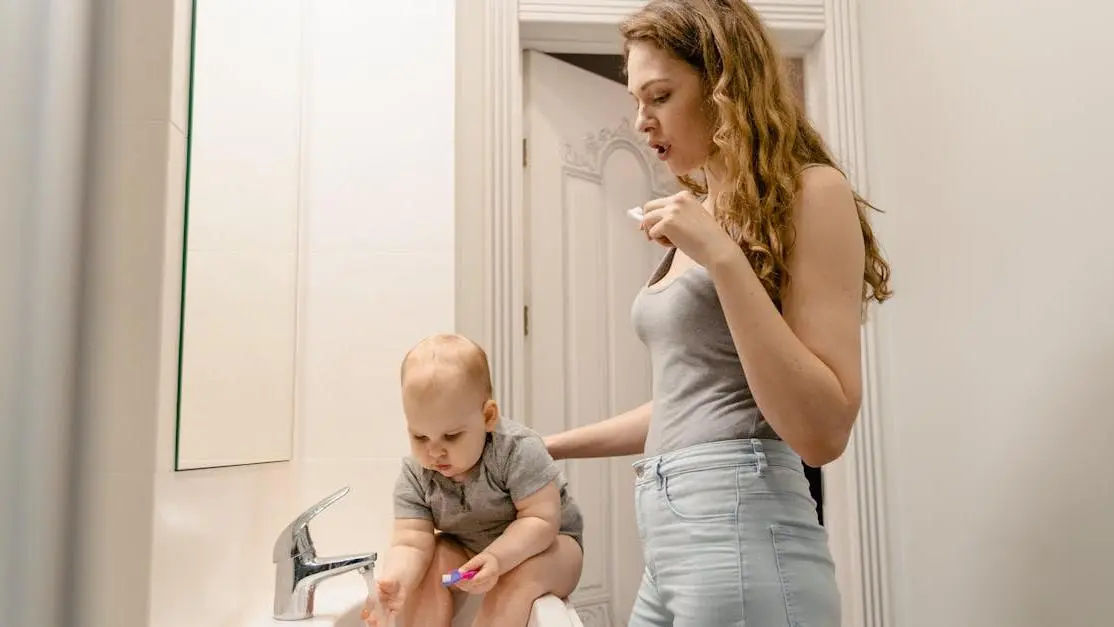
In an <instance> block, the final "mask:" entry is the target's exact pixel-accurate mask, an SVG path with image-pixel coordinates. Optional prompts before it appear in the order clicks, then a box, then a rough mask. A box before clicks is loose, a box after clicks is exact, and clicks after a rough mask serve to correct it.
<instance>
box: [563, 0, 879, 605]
mask: <svg viewBox="0 0 1114 627" xmlns="http://www.w3.org/2000/svg"><path fill="white" fill-rule="evenodd" d="M621 33H622V36H623V39H624V41H625V46H624V54H625V58H626V70H627V77H628V87H629V89H630V91H631V93H632V94H633V96H634V98H635V101H636V104H637V107H638V128H639V131H640V132H641V133H643V134H644V135H645V136H646V139H647V141H648V142H649V144H650V146H651V147H653V149H654V150H656V151H657V153H658V157H659V158H660V159H662V160H663V161H665V163H666V164H667V165H668V167H669V168H670V170H671V171H672V172H673V173H674V174H675V175H677V176H678V177H679V178H680V180H681V182H682V184H683V185H684V186H685V187H686V188H687V189H686V191H684V192H682V193H680V194H677V195H675V196H671V197H668V198H662V199H659V200H655V201H652V202H650V203H648V204H647V205H646V206H645V207H644V212H645V213H644V218H643V220H642V222H641V228H642V229H643V230H644V231H645V232H646V236H647V237H648V238H650V239H653V240H654V241H657V242H659V243H661V244H662V245H663V246H664V247H666V249H667V252H666V254H665V257H664V259H663V261H662V262H661V265H660V266H659V268H658V269H657V271H656V272H654V273H653V275H652V276H651V277H650V279H649V282H648V285H647V286H646V287H645V288H644V289H643V290H642V291H641V292H640V293H639V294H638V296H637V297H636V299H635V301H634V304H633V307H632V312H631V315H632V321H633V324H634V327H635V330H636V331H637V333H638V335H639V337H640V338H641V339H642V341H643V342H644V343H645V344H646V346H647V348H648V349H649V353H650V357H651V362H652V370H653V381H654V382H653V401H652V402H650V403H647V404H645V405H642V406H641V407H637V408H635V409H632V410H630V411H628V412H626V413H624V414H621V415H619V416H616V417H614V418H611V419H609V420H605V421H603V422H599V423H596V424H593V425H589V426H585V427H581V428H578V429H574V430H571V431H567V432H564V433H560V434H556V435H552V436H549V437H548V438H547V440H546V443H547V446H548V448H549V450H550V453H551V454H552V455H553V456H554V457H555V458H558V459H561V458H585V457H605V456H613V455H631V454H641V453H644V454H645V455H646V457H645V458H643V459H642V460H640V461H639V462H637V463H636V464H635V474H636V477H637V478H636V484H637V488H636V499H637V503H636V505H637V507H636V511H637V516H638V526H639V535H640V538H641V541H642V546H643V553H644V557H645V563H646V570H645V574H644V576H643V579H642V584H641V588H640V589H639V593H638V598H637V601H636V603H635V606H634V610H633V612H632V615H631V618H630V623H629V625H630V627H649V626H659V625H660V626H667V625H676V626H678V627H680V626H685V627H712V626H716V627H723V626H727V625H744V624H745V625H746V626H747V627H789V626H793V627H826V626H830V625H838V624H839V622H840V603H839V595H838V590H837V588H836V582H835V573H834V567H833V563H832V559H831V554H830V551H829V549H828V546H827V536H826V534H825V531H824V529H823V527H821V526H820V525H819V523H818V521H817V517H816V510H815V502H814V501H813V500H812V497H811V496H810V494H809V489H808V482H807V480H806V479H805V475H804V473H803V470H802V459H803V460H804V462H806V463H808V464H809V465H812V466H820V465H822V464H826V463H828V462H831V461H832V460H834V459H836V458H837V457H839V455H840V454H842V452H843V450H844V448H845V447H846V445H847V441H848V438H849V437H850V434H851V428H852V425H853V423H854V420H855V416H856V415H857V413H858V410H859V404H860V399H861V394H862V382H861V372H860V361H859V359H860V357H859V356H860V348H859V331H860V325H861V322H862V317H863V313H864V310H865V307H866V305H867V304H868V303H869V301H871V300H875V301H878V302H882V301H884V300H885V299H886V298H888V297H889V295H890V290H889V287H888V282H889V267H888V265H887V264H886V262H885V260H884V259H883V258H882V256H881V254H880V252H879V248H878V244H877V242H876V240H875V238H874V234H873V232H872V231H871V228H870V225H869V223H868V221H867V219H866V215H865V211H866V209H867V208H868V207H869V205H868V204H867V203H866V202H865V201H863V200H862V199H861V198H859V197H858V195H856V194H855V193H854V192H853V191H852V189H851V187H850V184H849V183H848V181H847V180H846V178H845V177H844V176H843V174H842V173H841V172H840V170H838V169H837V168H836V167H835V165H834V162H833V160H832V158H831V157H830V156H829V154H828V152H827V149H826V148H825V146H824V144H823V142H822V141H821V139H820V137H819V135H818V134H817V132H816V131H815V130H814V129H813V128H812V126H811V125H810V124H809V122H808V121H807V120H806V119H805V117H804V115H803V113H802V111H801V108H800V106H799V104H798V103H797V102H796V100H795V99H794V97H793V95H792V93H791V90H790V88H789V85H788V84H787V81H786V78H785V77H784V76H783V74H782V64H781V61H780V59H779V58H778V56H777V54H776V53H775V51H774V49H773V47H772V46H771V43H770V40H769V37H768V35H767V34H766V33H765V32H764V30H763V27H762V25H761V23H760V21H759V19H758V16H757V15H756V14H755V13H754V11H753V10H752V9H751V8H750V7H749V6H748V5H747V3H746V2H745V1H744V0H655V1H652V2H650V3H649V4H648V5H647V6H646V7H645V8H643V9H642V10H640V11H639V12H638V13H636V14H635V15H633V16H631V17H630V18H628V19H627V20H626V21H625V22H624V23H623V24H622V26H621Z"/></svg>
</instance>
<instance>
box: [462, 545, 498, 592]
mask: <svg viewBox="0 0 1114 627" xmlns="http://www.w3.org/2000/svg"><path fill="white" fill-rule="evenodd" d="M458 570H459V571H460V572H462V573H463V572H468V571H470V570H472V571H476V575H475V576H474V577H472V578H471V579H468V580H466V581H461V582H459V583H457V584H456V587H457V588H460V589H461V590H463V591H465V592H467V593H468V594H484V593H486V592H487V591H488V590H491V589H492V588H494V587H495V584H496V582H498V581H499V560H497V559H495V556H494V555H492V554H491V553H480V554H479V555H477V556H476V557H473V558H472V559H470V560H468V561H467V562H466V563H465V564H464V566H461V567H460V568H459V569H458Z"/></svg>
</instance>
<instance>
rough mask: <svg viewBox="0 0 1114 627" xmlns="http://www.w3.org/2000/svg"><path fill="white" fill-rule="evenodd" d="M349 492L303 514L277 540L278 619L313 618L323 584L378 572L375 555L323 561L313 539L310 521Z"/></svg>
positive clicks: (276, 589) (320, 503) (276, 598)
mask: <svg viewBox="0 0 1114 627" xmlns="http://www.w3.org/2000/svg"><path fill="white" fill-rule="evenodd" d="M348 491H349V488H348V486H345V487H343V488H341V489H340V490H337V491H336V492H334V493H332V494H330V495H329V496H327V497H325V498H324V499H322V500H321V501H319V502H318V503H317V504H316V505H314V506H313V507H311V508H309V509H307V510H306V511H304V512H302V513H301V514H299V515H298V517H297V518H295V519H294V520H293V521H292V522H291V523H290V524H289V525H287V526H286V529H283V530H282V533H280V534H279V537H278V539H277V540H275V553H274V562H275V608H274V617H275V619H277V620H304V619H307V618H311V617H313V597H314V593H315V592H316V591H317V585H318V584H319V583H321V582H322V581H324V580H326V579H328V578H330V577H334V576H336V575H341V574H344V573H347V572H351V571H354V570H360V571H361V572H363V571H374V568H375V559H376V554H375V553H362V554H356V555H341V556H338V557H331V558H321V559H319V558H318V557H317V551H316V549H314V547H313V539H312V538H310V535H309V521H310V520H313V518H314V517H315V516H317V515H318V514H320V513H321V512H322V511H324V510H325V508H327V507H329V506H330V505H332V504H333V503H335V502H337V501H338V500H340V498H341V497H343V496H344V495H345V494H348Z"/></svg>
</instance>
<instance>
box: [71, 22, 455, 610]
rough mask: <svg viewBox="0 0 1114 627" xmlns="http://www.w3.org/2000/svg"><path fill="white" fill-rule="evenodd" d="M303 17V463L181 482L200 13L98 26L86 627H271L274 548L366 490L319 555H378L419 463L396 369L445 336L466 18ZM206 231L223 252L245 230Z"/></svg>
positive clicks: (83, 588)
mask: <svg viewBox="0 0 1114 627" xmlns="http://www.w3.org/2000/svg"><path fill="white" fill-rule="evenodd" d="M304 6H307V7H312V11H311V13H310V15H309V16H308V19H307V20H306V22H305V25H306V28H307V33H308V34H309V35H310V36H311V37H312V38H313V44H312V45H311V52H312V53H313V54H312V55H311V56H310V57H309V66H308V68H307V69H308V82H307V85H308V89H309V92H308V93H307V94H306V105H307V107H308V109H307V111H306V117H305V118H304V119H305V121H306V123H307V127H306V129H305V135H304V136H303V138H304V140H305V141H306V145H305V146H304V149H305V152H304V153H303V154H305V155H306V156H307V157H308V161H307V162H306V164H305V166H306V167H305V169H304V170H303V176H304V178H303V179H302V181H301V183H302V184H303V185H305V186H306V187H305V190H303V193H304V194H305V195H304V196H303V198H305V202H306V204H305V205H303V208H302V210H303V211H305V212H308V214H307V215H306V219H305V221H304V222H303V224H304V225H306V228H307V232H306V233H305V234H304V235H303V238H305V239H304V240H303V242H304V243H308V244H309V246H308V248H309V250H310V253H309V254H307V255H304V256H303V258H302V261H303V267H302V268H300V269H299V274H298V276H299V277H300V279H299V280H301V281H302V282H303V285H302V288H303V293H304V295H305V296H306V297H305V300H304V302H303V303H302V305H303V308H302V310H301V311H299V314H298V315H299V316H300V318H299V321H300V325H301V326H300V333H299V335H298V337H297V338H296V342H297V348H298V351H299V358H298V369H299V370H298V372H299V378H298V380H297V387H296V393H297V405H296V411H297V416H296V423H295V447H294V451H295V452H294V461H293V462H284V463H274V464H263V465H257V466H241V467H233V468H220V469H208V470H195V471H188V472H174V471H173V467H174V443H175V409H174V406H175V396H176V378H177V377H176V375H177V372H176V368H177V343H178V339H177V329H178V306H179V294H180V292H179V290H180V287H181V285H180V272H181V267H180V264H181V252H182V228H183V220H182V209H183V193H184V187H183V171H184V163H185V161H184V160H185V146H186V138H185V135H184V134H183V132H182V129H184V128H185V126H186V96H187V89H186V85H187V81H188V72H187V68H188V65H187V63H188V56H189V55H188V52H189V51H188V46H187V45H186V43H185V42H187V40H188V37H189V10H190V0H157V1H150V2H139V1H137V0H131V1H121V2H118V3H115V4H114V5H113V7H112V9H113V10H112V11H111V12H109V11H107V10H106V14H105V17H106V19H107V23H108V24H110V27H111V28H110V30H111V31H112V33H111V34H112V35H113V37H112V38H111V41H104V39H103V38H100V39H102V41H103V43H102V45H103V46H104V47H105V51H104V53H103V54H105V55H106V56H107V57H108V58H109V59H111V61H112V62H111V64H110V65H109V66H108V68H107V70H106V76H107V78H106V79H105V80H104V81H102V82H101V84H102V85H103V86H104V90H103V92H104V93H105V94H107V95H106V96H105V100H106V102H108V103H110V104H111V105H112V107H106V108H105V109H102V111H106V112H108V113H106V114H105V119H104V120H98V125H99V126H100V127H101V129H102V136H103V137H102V138H101V141H100V143H101V144H103V148H102V152H101V158H102V159H104V160H105V163H106V164H107V165H106V166H105V167H104V169H103V172H101V173H99V174H98V179H99V180H100V189H101V192H100V194H99V195H98V196H97V203H98V208H99V209H101V211H100V212H99V215H100V217H99V218H98V220H96V221H95V223H94V224H93V225H92V228H93V229H94V252H93V257H94V259H95V261H96V263H95V264H94V265H93V266H92V268H91V270H90V280H89V286H90V301H91V302H92V303H93V308H92V311H91V316H90V320H89V323H88V326H89V331H90V332H89V333H88V336H87V337H88V338H89V340H88V341H89V342H90V343H91V344H92V345H93V348H94V351H93V353H94V354H95V355H97V364H96V365H97V366H98V367H97V368H96V369H95V370H96V377H95V378H94V379H93V381H91V384H90V386H89V388H88V390H87V391H86V394H85V400H86V401H87V403H86V404H87V406H88V408H89V409H88V413H89V420H88V421H87V423H88V427H87V430H86V438H87V445H86V446H87V448H88V451H89V452H88V453H87V454H86V460H85V462H83V467H84V468H85V469H87V472H85V473H83V479H84V484H83V494H84V496H85V503H86V507H84V508H83V510H82V511H81V513H80V517H79V527H80V528H81V532H82V533H81V535H82V546H83V547H84V550H83V551H82V553H81V560H80V564H79V573H78V575H79V576H78V581H79V582H80V590H79V591H78V596H79V602H78V607H77V608H76V612H77V614H78V616H80V617H81V621H80V622H81V624H82V625H83V626H84V627H101V626H102V625H103V626H112V627H132V626H140V625H150V626H153V627H178V626H179V625H181V626H183V627H185V626H187V625H188V626H191V627H194V626H196V625H236V624H239V622H240V621H243V620H247V619H249V618H252V617H258V616H266V615H267V614H268V613H269V611H270V601H271V599H270V595H271V589H272V586H273V570H272V569H273V565H272V563H271V549H272V545H273V542H274V538H275V536H276V534H277V533H278V532H279V530H280V529H281V528H282V527H284V526H285V525H286V524H287V523H288V522H289V520H290V519H291V518H293V517H294V516H295V515H296V514H297V513H298V512H299V511H301V509H303V508H304V507H306V506H308V505H310V504H312V503H313V502H315V501H316V500H318V499H319V498H321V497H323V496H325V495H326V494H328V493H330V492H332V491H333V490H335V489H336V488H338V487H340V486H342V485H350V486H351V488H352V492H351V493H350V494H349V495H348V497H346V498H345V499H343V500H342V501H340V502H339V503H337V504H336V505H335V506H334V507H333V508H332V509H330V510H329V511H327V512H326V513H324V514H323V515H322V516H321V517H320V518H319V519H318V520H317V521H316V524H315V526H314V538H315V540H316V541H317V543H318V545H319V547H320V550H321V554H323V555H328V554H332V553H349V552H360V551H369V550H370V551H374V550H383V548H384V547H385V546H386V542H387V540H388V537H389V525H390V501H389V495H390V490H391V485H392V484H393V480H394V476H395V473H396V472H397V469H398V463H399V458H400V456H401V455H403V454H404V453H405V450H406V443H405V439H404V438H403V425H402V416H401V409H400V405H399V401H398V398H397V372H398V371H397V368H398V361H399V359H400V358H401V356H402V352H403V351H404V350H405V349H406V348H407V347H408V346H409V345H410V344H411V343H413V342H414V341H415V340H416V339H417V338H418V337H420V336H421V335H424V334H427V333H430V332H434V331H442V330H449V329H451V328H452V326H453V310H454V307H453V305H454V293H453V290H454V287H453V285H454V282H453V256H454V252H453V223H452V206H453V168H452V165H453V164H452V142H453V136H452V133H453V122H452V120H453V93H454V87H453V71H454V70H453V38H452V33H453V24H454V16H453V6H452V3H445V2H436V1H433V0H425V1H422V2H413V3H367V2H360V1H357V0H344V1H340V0H337V1H333V2H328V3H305V5H304ZM211 227H212V233H213V236H214V237H216V238H219V237H221V236H223V235H222V234H227V233H230V232H232V231H233V230H234V229H235V226H232V227H228V225H224V226H220V225H218V224H217V223H216V222H213V223H211ZM226 267H227V266H226Z"/></svg>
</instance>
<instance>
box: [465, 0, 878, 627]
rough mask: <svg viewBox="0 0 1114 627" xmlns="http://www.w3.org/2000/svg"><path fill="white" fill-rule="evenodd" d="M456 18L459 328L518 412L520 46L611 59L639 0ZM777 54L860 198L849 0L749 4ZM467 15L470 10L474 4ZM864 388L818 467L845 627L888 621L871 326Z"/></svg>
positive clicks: (498, 4)
mask: <svg viewBox="0 0 1114 627" xmlns="http://www.w3.org/2000/svg"><path fill="white" fill-rule="evenodd" d="M475 4H476V6H475V8H472V9H471V10H469V11H467V12H464V11H458V12H457V13H458V15H457V38H456V40H457V42H456V43H457V57H456V61H457V89H456V96H457V118H456V124H457V141H456V148H455V150H456V162H457V166H456V168H457V171H456V215H457V233H456V236H457V237H456V241H457V269H456V270H457V277H456V279H457V280H456V286H457V327H458V329H459V330H460V331H461V332H463V333H467V334H470V335H472V336H473V337H475V338H476V339H477V340H479V341H481V342H483V344H484V345H485V346H486V347H488V349H489V353H490V357H491V362H492V370H493V372H494V375H495V377H496V382H495V384H496V397H497V399H498V400H499V401H500V403H501V404H502V405H503V408H504V411H505V412H506V413H507V414H508V415H510V416H514V415H515V414H516V412H518V411H520V410H523V409H524V408H525V403H524V393H525V376H524V375H525V373H524V354H525V348H524V342H523V336H524V320H523V315H522V312H523V305H524V302H523V296H524V294H523V284H524V278H525V277H524V274H523V270H522V269H523V268H524V263H523V262H524V260H525V257H524V251H523V249H522V244H521V242H522V241H523V238H522V225H523V220H522V217H523V216H522V211H523V198H522V182H523V171H522V166H521V164H522V100H521V98H522V70H521V51H522V49H523V48H531V49H536V50H541V51H545V52H569V53H610V54H614V53H616V52H618V50H619V48H618V45H619V39H618V35H617V33H616V32H615V25H616V24H617V23H618V21H619V20H620V19H622V18H623V17H624V16H626V15H627V14H629V13H630V12H631V11H633V10H635V9H637V8H638V7H640V6H641V5H643V4H644V2H643V0H594V1H590V2H589V1H587V0H477V1H476V3H475ZM751 5H752V6H753V7H755V9H756V10H757V11H758V12H759V14H760V15H761V16H762V18H763V20H764V21H765V23H766V25H767V26H768V28H769V29H770V31H771V33H772V34H773V36H774V38H775V39H776V40H777V42H778V45H779V46H780V48H781V50H782V52H783V53H785V54H787V55H790V56H801V57H803V58H804V67H805V91H806V100H807V106H808V109H809V114H810V116H811V117H812V118H813V119H814V120H815V121H816V123H817V125H818V126H819V127H820V129H821V131H822V132H823V134H824V137H825V139H826V140H827V141H828V143H829V146H830V148H831V150H832V151H833V153H834V155H835V156H836V158H837V160H838V161H839V163H840V165H841V166H843V167H844V168H845V170H846V172H847V175H848V177H849V179H850V180H851V181H852V182H853V183H854V184H855V186H856V187H857V189H858V190H859V191H860V192H861V193H863V195H867V189H866V176H865V172H864V170H865V166H866V159H865V148H864V131H863V117H862V105H861V98H862V96H861V86H860V74H859V42H858V14H857V2H856V0H751ZM470 8H471V5H470ZM862 337H863V357H862V358H863V367H864V394H863V399H864V400H863V406H862V410H861V412H860V416H859V420H858V422H857V425H856V428H855V431H854V433H853V436H852V440H851V442H850V444H849V445H848V448H847V451H846V453H845V454H844V455H843V457H842V458H841V459H840V460H838V461H837V462H834V463H833V464H831V465H830V466H827V467H825V469H824V482H825V518H826V521H825V522H826V523H827V525H828V529H829V534H830V538H831V546H832V552H833V555H834V557H835V560H836V564H837V576H838V578H839V583H840V592H841V595H842V598H843V606H844V610H843V611H844V616H843V624H844V625H846V626H848V627H890V626H892V625H893V621H892V611H891V601H890V586H889V581H888V575H889V571H888V560H889V556H888V552H887V529H886V524H885V523H886V519H885V515H884V512H885V507H884V502H883V499H884V494H885V492H884V485H883V477H882V469H883V468H884V465H883V459H882V454H883V447H882V432H881V425H882V422H881V419H880V416H879V415H878V408H879V403H878V386H877V381H878V377H877V369H876V364H877V343H876V340H875V328H874V323H873V322H872V321H870V320H868V321H867V323H866V324H865V325H864V327H863V331H862Z"/></svg>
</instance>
